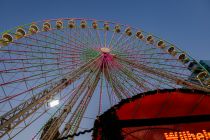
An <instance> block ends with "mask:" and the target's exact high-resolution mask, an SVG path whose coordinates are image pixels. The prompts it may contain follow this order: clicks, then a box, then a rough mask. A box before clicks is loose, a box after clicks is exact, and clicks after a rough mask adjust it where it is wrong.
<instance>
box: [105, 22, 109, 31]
mask: <svg viewBox="0 0 210 140" xmlns="http://www.w3.org/2000/svg"><path fill="white" fill-rule="evenodd" d="M104 30H107V31H108V30H109V23H104Z"/></svg>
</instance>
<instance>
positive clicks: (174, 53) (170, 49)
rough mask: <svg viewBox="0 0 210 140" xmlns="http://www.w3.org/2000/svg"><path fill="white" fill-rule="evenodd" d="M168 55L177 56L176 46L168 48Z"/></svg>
mask: <svg viewBox="0 0 210 140" xmlns="http://www.w3.org/2000/svg"><path fill="white" fill-rule="evenodd" d="M168 53H169V54H171V55H173V56H175V55H176V54H177V51H176V50H175V48H174V46H171V47H169V48H168Z"/></svg>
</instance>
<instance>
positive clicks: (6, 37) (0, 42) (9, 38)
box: [0, 33, 13, 46]
mask: <svg viewBox="0 0 210 140" xmlns="http://www.w3.org/2000/svg"><path fill="white" fill-rule="evenodd" d="M11 42H13V37H12V35H10V34H9V33H4V34H3V35H2V39H1V40H0V45H1V46H7V45H8V44H9V43H11Z"/></svg>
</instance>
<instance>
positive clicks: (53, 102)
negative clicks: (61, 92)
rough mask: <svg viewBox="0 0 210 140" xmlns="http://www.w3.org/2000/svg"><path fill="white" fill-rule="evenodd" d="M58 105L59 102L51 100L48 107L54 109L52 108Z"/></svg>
mask: <svg viewBox="0 0 210 140" xmlns="http://www.w3.org/2000/svg"><path fill="white" fill-rule="evenodd" d="M58 104H59V100H52V101H50V103H49V106H50V107H54V106H56V105H58Z"/></svg>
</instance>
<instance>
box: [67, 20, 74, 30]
mask: <svg viewBox="0 0 210 140" xmlns="http://www.w3.org/2000/svg"><path fill="white" fill-rule="evenodd" d="M68 26H69V28H71V29H72V28H75V27H76V24H75V21H74V20H70V21H69V23H68Z"/></svg>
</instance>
